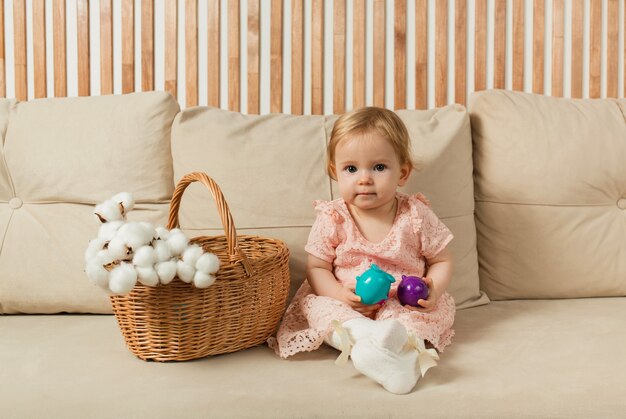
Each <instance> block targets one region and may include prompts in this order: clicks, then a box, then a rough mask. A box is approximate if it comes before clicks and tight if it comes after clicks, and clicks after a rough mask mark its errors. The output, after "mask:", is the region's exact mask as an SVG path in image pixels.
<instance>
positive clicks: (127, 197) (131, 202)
mask: <svg viewBox="0 0 626 419" xmlns="http://www.w3.org/2000/svg"><path fill="white" fill-rule="evenodd" d="M111 200H112V201H114V202H116V203H118V204H122V206H123V207H124V214H126V213H127V212H128V211H130V210H132V209H133V208H134V207H135V198H133V195H132V194H130V193H128V192H120V193H118V194H116V195H114V196H113V198H111Z"/></svg>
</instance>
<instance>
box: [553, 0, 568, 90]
mask: <svg viewBox="0 0 626 419" xmlns="http://www.w3.org/2000/svg"><path fill="white" fill-rule="evenodd" d="M564 19H565V14H564V9H563V0H553V3H552V93H551V94H552V96H563V77H564V74H563V60H564V55H563V54H564V51H565V50H564V34H565V20H564Z"/></svg>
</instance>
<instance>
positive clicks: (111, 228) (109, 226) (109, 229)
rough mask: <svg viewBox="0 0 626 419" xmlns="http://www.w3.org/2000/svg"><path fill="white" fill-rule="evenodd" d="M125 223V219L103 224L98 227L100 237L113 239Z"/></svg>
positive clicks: (107, 239)
mask: <svg viewBox="0 0 626 419" xmlns="http://www.w3.org/2000/svg"><path fill="white" fill-rule="evenodd" d="M123 224H124V221H109V222H108V223H104V224H102V225H101V226H100V228H99V229H98V238H99V239H104V240H106V241H109V240H111V239H112V238H113V237H115V235H116V234H117V231H118V230H119V229H120V227H121V226H122V225H123Z"/></svg>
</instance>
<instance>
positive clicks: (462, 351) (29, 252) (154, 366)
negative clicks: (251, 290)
mask: <svg viewBox="0 0 626 419" xmlns="http://www.w3.org/2000/svg"><path fill="white" fill-rule="evenodd" d="M398 113H399V114H400V116H401V117H402V118H403V119H404V121H405V122H406V123H407V126H408V128H409V132H410V135H411V138H412V141H413V150H414V154H415V156H414V157H415V160H416V161H417V162H418V166H419V171H417V172H416V173H414V174H413V175H412V178H411V181H410V182H409V185H407V186H406V188H405V189H406V191H408V192H417V191H421V192H423V193H424V194H426V196H427V197H429V198H430V199H431V201H432V203H433V206H434V209H435V211H436V212H437V213H438V214H439V215H440V217H441V218H442V219H443V220H444V222H446V224H447V225H448V226H449V227H450V228H451V229H452V231H453V232H454V234H455V240H454V241H453V242H452V244H451V249H452V252H453V254H454V256H455V260H456V270H455V275H454V278H453V282H452V283H451V287H450V292H451V293H452V295H453V296H454V298H455V300H456V302H457V306H458V311H457V317H456V322H455V330H456V335H455V336H454V340H453V344H452V345H451V346H450V347H449V348H448V349H446V350H445V352H443V353H442V356H441V362H440V364H439V366H438V367H437V368H434V369H432V370H430V371H429V372H428V374H427V375H426V377H425V378H424V379H422V380H421V381H420V382H419V383H418V385H417V387H416V388H415V390H414V391H413V392H412V393H410V394H408V395H405V396H396V395H393V394H390V393H388V392H386V391H385V390H383V389H382V388H381V387H380V386H378V385H377V384H376V383H374V382H372V381H371V380H369V379H367V378H365V377H363V376H361V375H359V374H358V373H357V372H356V371H355V370H354V368H353V367H352V366H351V364H348V365H347V366H345V367H343V368H341V367H337V366H335V365H334V363H333V361H334V359H335V357H336V356H337V352H336V351H335V350H334V349H332V348H329V347H323V348H322V349H320V350H318V351H315V352H312V353H305V354H299V355H297V356H295V357H293V358H291V359H289V360H287V361H285V360H281V359H279V358H278V357H277V356H276V355H274V353H273V352H272V351H271V350H270V349H269V348H268V347H267V346H266V345H261V346H258V347H254V348H251V349H247V350H244V351H240V352H236V353H232V354H226V355H219V356H214V357H208V358H203V359H198V360H194V361H189V362H179V363H177V362H171V363H157V362H145V361H142V360H139V359H138V358H136V357H135V356H134V355H133V354H132V353H131V352H130V351H129V350H128V349H127V348H126V346H125V343H124V341H123V338H122V335H121V333H120V331H119V329H118V326H117V324H116V320H115V317H114V316H112V315H110V313H111V307H110V304H109V301H108V296H107V295H106V293H104V292H103V291H102V290H101V289H100V288H98V287H96V286H93V285H92V284H90V283H89V282H88V281H87V279H86V278H85V275H84V272H83V268H84V266H83V264H84V263H83V253H84V250H85V247H86V245H87V242H88V241H89V240H90V239H91V238H93V237H95V235H96V233H97V228H98V224H97V222H96V221H95V219H94V217H93V214H92V210H93V206H94V205H95V204H96V203H98V202H101V201H103V200H104V199H106V198H108V197H110V196H112V195H113V194H115V193H117V192H121V191H129V192H132V193H133V194H134V195H135V197H136V199H137V201H138V204H137V207H136V209H135V210H133V211H132V212H131V213H130V214H129V219H131V220H145V221H150V222H153V223H155V224H165V220H166V216H167V210H168V200H169V198H170V197H171V194H172V192H173V188H174V185H175V183H176V182H177V180H178V179H180V177H181V176H182V175H184V174H185V173H188V172H191V171H204V172H206V173H208V174H209V175H210V176H212V177H213V178H214V179H215V180H216V181H217V182H218V184H219V185H220V186H221V188H222V190H223V192H224V195H225V196H226V199H227V201H228V203H229V205H230V208H231V211H232V214H233V217H234V220H235V224H236V226H237V228H238V231H239V232H241V233H244V234H258V235H263V236H269V237H277V238H280V239H282V240H284V241H285V242H286V243H287V244H288V246H289V247H290V250H291V253H292V257H291V261H290V267H291V273H292V293H293V291H294V290H295V289H296V288H297V286H298V285H299V284H300V283H301V282H302V280H303V279H304V276H303V269H304V267H303V265H304V260H305V254H304V251H303V249H302V248H303V246H304V243H305V241H306V238H307V235H308V230H309V228H310V226H311V223H312V221H313V219H314V217H315V214H314V211H313V208H312V205H311V204H312V201H313V200H314V199H332V198H334V197H336V196H337V193H336V190H335V189H334V185H333V184H332V183H331V182H330V181H329V179H328V178H327V177H326V175H325V167H324V148H325V141H326V140H327V137H328V133H329V131H330V129H331V128H332V124H333V121H334V117H331V116H326V117H322V116H290V115H265V116H248V115H242V114H238V113H233V112H227V111H223V110H219V109H211V108H205V107H199V108H191V109H187V110H184V111H182V112H181V111H180V109H179V107H178V105H177V104H176V102H175V101H174V100H173V99H172V98H171V97H169V96H168V95H166V94H164V93H158V92H153V93H140V94H131V95H124V96H108V97H91V98H68V99H45V100H36V101H31V102H23V103H16V102H15V101H11V100H4V101H2V102H0V134H1V138H2V143H1V144H2V148H1V149H0V240H1V241H0V312H2V313H4V314H3V315H2V316H0V382H2V391H0V412H2V413H1V414H0V416H1V417H3V418H40V417H41V418H43V417H45V418H87V417H88V418H101V417H102V418H143V417H150V418H177V417H181V418H194V417H227V418H231V417H253V418H256V417H271V418H276V417H359V418H363V417H372V418H379V417H427V418H454V417H461V418H466V417H476V418H503V417H505V418H574V417H580V418H588V417H598V418H623V417H624V416H625V415H626V397H625V396H626V349H625V348H626V323H625V321H624V319H626V298H624V296H625V295H626V122H625V119H624V115H625V114H626V101H624V100H619V101H616V100H609V99H607V100H593V101H592V100H568V99H555V98H548V97H542V96H534V95H529V94H523V93H511V92H505V91H490V92H482V93H479V94H474V95H473V97H472V100H471V103H470V106H469V112H468V111H467V110H466V109H465V108H463V107H461V106H448V107H445V108H441V109H435V110H429V111H399V112H398ZM470 121H471V123H470ZM181 225H182V227H183V228H184V229H185V231H186V232H187V233H188V234H189V236H191V237H195V236H199V235H207V234H220V233H221V224H220V221H219V217H218V216H217V212H216V210H215V208H214V206H213V204H212V199H211V196H210V193H209V192H208V191H206V190H205V189H203V187H202V186H201V185H199V184H194V185H192V186H190V187H189V189H188V190H187V192H186V193H185V196H184V198H183V205H182V208H181ZM99 314H101V315H99ZM102 314H103V315H102Z"/></svg>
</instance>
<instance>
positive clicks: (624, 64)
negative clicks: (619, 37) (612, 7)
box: [622, 11, 626, 97]
mask: <svg viewBox="0 0 626 419" xmlns="http://www.w3.org/2000/svg"><path fill="white" fill-rule="evenodd" d="M622 25H624V26H623V27H624V28H625V32H626V11H625V12H624V21H623V22H622ZM624 38H626V35H625V36H624ZM625 41H626V39H625ZM623 52H624V54H623V57H624V62H623V63H622V65H623V69H624V71H623V72H622V73H623V77H624V80H623V89H624V91H623V95H624V97H626V42H624V51H623Z"/></svg>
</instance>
